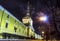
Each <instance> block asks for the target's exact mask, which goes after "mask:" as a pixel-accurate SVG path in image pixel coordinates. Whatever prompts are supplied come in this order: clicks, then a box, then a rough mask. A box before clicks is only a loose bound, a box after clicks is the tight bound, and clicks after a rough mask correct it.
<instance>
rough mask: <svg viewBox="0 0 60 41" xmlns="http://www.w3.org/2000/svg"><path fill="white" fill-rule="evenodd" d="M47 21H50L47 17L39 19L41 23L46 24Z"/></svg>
mask: <svg viewBox="0 0 60 41" xmlns="http://www.w3.org/2000/svg"><path fill="white" fill-rule="evenodd" d="M47 20H48V17H47V16H41V17H39V21H41V22H46V21H47Z"/></svg>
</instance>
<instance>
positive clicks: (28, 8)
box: [27, 1, 30, 16]
mask: <svg viewBox="0 0 60 41" xmlns="http://www.w3.org/2000/svg"><path fill="white" fill-rule="evenodd" d="M27 15H28V16H30V7H29V1H28V4H27Z"/></svg>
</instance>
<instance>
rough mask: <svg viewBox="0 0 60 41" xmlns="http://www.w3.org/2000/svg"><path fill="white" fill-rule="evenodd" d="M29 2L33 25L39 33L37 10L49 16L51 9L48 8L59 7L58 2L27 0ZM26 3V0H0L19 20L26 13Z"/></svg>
mask: <svg viewBox="0 0 60 41" xmlns="http://www.w3.org/2000/svg"><path fill="white" fill-rule="evenodd" d="M29 2H30V15H31V18H32V19H33V26H34V29H35V30H36V32H37V33H39V30H38V27H39V26H40V22H39V21H38V20H37V17H39V12H43V13H44V14H46V15H47V16H50V13H51V10H50V9H49V8H51V7H52V8H53V7H54V8H56V7H57V6H58V7H59V5H60V3H59V1H57V0H29ZM27 3H28V0H0V4H1V5H2V6H4V7H5V8H6V9H7V10H8V11H9V12H11V13H12V14H13V15H14V16H15V17H17V18H18V19H19V20H20V21H21V19H22V18H23V17H24V16H25V15H26V10H27Z"/></svg>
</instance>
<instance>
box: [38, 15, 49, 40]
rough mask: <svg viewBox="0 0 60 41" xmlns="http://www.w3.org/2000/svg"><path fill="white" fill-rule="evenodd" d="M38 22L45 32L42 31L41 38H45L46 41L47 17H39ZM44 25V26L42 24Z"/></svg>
mask: <svg viewBox="0 0 60 41" xmlns="http://www.w3.org/2000/svg"><path fill="white" fill-rule="evenodd" d="M39 21H40V22H42V25H43V26H44V28H45V30H43V31H42V35H43V37H45V38H46V41H48V39H47V38H48V37H47V35H46V34H48V32H47V29H46V28H47V27H46V26H45V25H47V22H48V16H46V15H42V16H40V17H39ZM44 23H45V24H44Z"/></svg>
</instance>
